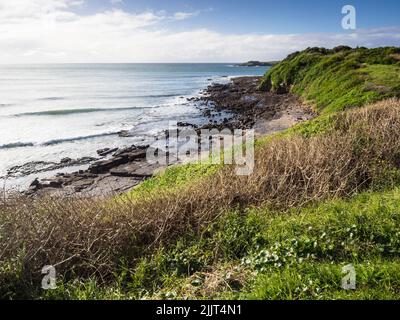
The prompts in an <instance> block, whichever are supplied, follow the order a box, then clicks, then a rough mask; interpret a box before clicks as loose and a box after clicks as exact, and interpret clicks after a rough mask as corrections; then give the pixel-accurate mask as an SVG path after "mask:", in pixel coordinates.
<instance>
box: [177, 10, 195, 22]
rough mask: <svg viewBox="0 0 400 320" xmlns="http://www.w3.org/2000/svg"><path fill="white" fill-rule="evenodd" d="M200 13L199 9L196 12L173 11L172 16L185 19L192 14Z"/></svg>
mask: <svg viewBox="0 0 400 320" xmlns="http://www.w3.org/2000/svg"><path fill="white" fill-rule="evenodd" d="M199 14H200V12H199V11H196V12H175V14H174V18H175V20H185V19H189V18H191V17H194V16H198V15H199Z"/></svg>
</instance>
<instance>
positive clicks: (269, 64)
mask: <svg viewBox="0 0 400 320" xmlns="http://www.w3.org/2000/svg"><path fill="white" fill-rule="evenodd" d="M278 63H279V61H268V62H261V61H248V62H245V63H239V64H236V65H235V66H238V67H273V66H274V65H276V64H278Z"/></svg>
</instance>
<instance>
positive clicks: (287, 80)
mask: <svg viewBox="0 0 400 320" xmlns="http://www.w3.org/2000/svg"><path fill="white" fill-rule="evenodd" d="M399 52H400V48H395V47H386V48H376V49H366V48H357V49H351V48H346V47H345V48H342V49H333V50H327V49H323V48H310V49H307V50H305V51H302V52H298V53H295V54H292V55H290V56H289V57H288V58H286V59H285V60H283V61H282V62H281V63H279V64H278V65H276V66H275V67H273V68H272V69H270V70H269V71H268V72H267V73H266V74H265V76H264V78H263V82H262V84H261V88H263V89H265V90H272V91H276V90H279V88H280V87H285V88H288V89H289V90H290V91H291V92H292V93H295V94H297V95H299V96H301V97H302V98H303V99H304V100H306V101H308V102H310V103H311V104H312V105H314V106H315V108H316V110H317V111H319V112H321V113H329V112H336V111H340V110H344V109H347V108H351V107H359V106H362V105H364V104H366V103H372V102H375V101H378V100H381V99H384V98H388V97H392V96H400V87H399V67H400V63H399V61H398V59H396V58H395V55H396V54H398V53H399ZM383 87H385V90H382V88H383Z"/></svg>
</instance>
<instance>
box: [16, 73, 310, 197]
mask: <svg viewBox="0 0 400 320" xmlns="http://www.w3.org/2000/svg"><path fill="white" fill-rule="evenodd" d="M259 82H260V77H240V78H234V79H233V80H232V81H231V82H230V83H228V84H213V85H211V86H209V87H208V88H207V89H206V90H204V91H203V92H202V95H201V97H197V98H190V99H188V100H189V101H195V102H197V103H199V104H200V105H201V106H202V107H201V110H202V111H203V115H204V117H205V118H207V119H209V123H208V124H206V125H203V126H201V127H199V126H197V125H195V124H191V123H186V122H180V123H178V127H180V128H185V127H192V128H194V129H195V130H196V131H200V130H201V129H213V128H216V129H219V130H222V129H225V128H228V129H249V128H255V129H256V133H258V134H259V135H261V134H269V133H274V132H276V131H281V130H284V129H286V128H288V127H290V126H292V125H293V124H295V123H297V122H300V121H304V120H308V119H310V118H312V117H313V116H314V114H313V113H312V112H311V111H310V109H309V108H306V107H304V106H303V105H302V103H301V102H300V101H299V99H298V98H296V97H295V96H293V95H291V94H287V93H285V94H273V93H267V92H261V91H259V89H258V84H259ZM223 112H224V113H225V112H228V114H229V116H227V117H225V118H223V119H221V115H222V113H223ZM148 147H149V146H131V147H128V148H124V149H103V150H98V155H99V157H100V158H97V159H94V158H81V159H77V160H73V159H63V160H62V161H61V162H60V163H51V164H47V166H46V164H45V163H43V164H39V163H36V164H26V165H24V166H20V167H14V168H12V172H17V171H20V172H24V170H25V172H26V173H32V172H33V173H36V172H41V171H40V170H46V168H47V170H48V168H49V166H50V168H52V169H58V168H63V167H67V166H74V165H79V164H89V168H88V169H87V170H79V171H77V172H73V173H59V174H57V175H56V176H55V177H53V178H49V179H42V180H40V181H39V180H38V179H35V180H34V181H33V183H32V184H31V185H30V187H29V190H27V191H26V192H25V193H26V194H28V195H37V194H46V195H57V196H83V197H88V196H90V197H91V196H107V195H110V194H120V193H123V192H125V191H128V190H129V189H131V188H133V187H134V186H136V185H138V184H140V183H141V182H142V181H143V180H145V179H147V178H149V177H151V176H152V175H153V174H154V173H155V172H157V171H159V170H162V169H163V167H162V166H161V165H159V164H149V163H148V162H147V161H146V150H147V148H148ZM35 165H37V167H35ZM41 165H43V168H42V169H40V168H41ZM32 166H33V167H35V168H36V169H35V170H37V171H34V170H32V168H30V167H32ZM37 168H39V169H37ZM30 169H31V171H29V170H30Z"/></svg>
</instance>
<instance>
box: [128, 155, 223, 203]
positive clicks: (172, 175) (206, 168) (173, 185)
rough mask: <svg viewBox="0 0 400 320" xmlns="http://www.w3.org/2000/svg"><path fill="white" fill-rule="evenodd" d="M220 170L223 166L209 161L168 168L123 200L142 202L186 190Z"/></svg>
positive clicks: (129, 193) (133, 190) (146, 181)
mask: <svg viewBox="0 0 400 320" xmlns="http://www.w3.org/2000/svg"><path fill="white" fill-rule="evenodd" d="M220 168H221V165H217V164H211V163H210V162H209V161H207V162H203V163H188V164H184V165H174V166H171V167H168V168H166V169H165V170H164V171H162V172H160V173H158V174H157V175H155V176H154V177H152V178H151V179H148V180H145V181H144V182H143V183H141V184H140V185H139V186H138V187H136V188H134V189H132V190H131V191H129V192H128V193H126V194H125V195H123V196H121V199H124V198H128V199H132V200H134V199H139V200H140V199H141V198H143V197H145V196H149V195H155V194H157V193H159V192H161V191H166V190H168V191H173V190H176V189H179V188H184V187H186V186H188V185H189V184H191V183H195V182H196V181H198V180H199V179H202V178H204V177H207V176H208V175H211V174H213V173H215V172H216V171H217V170H219V169H220Z"/></svg>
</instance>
